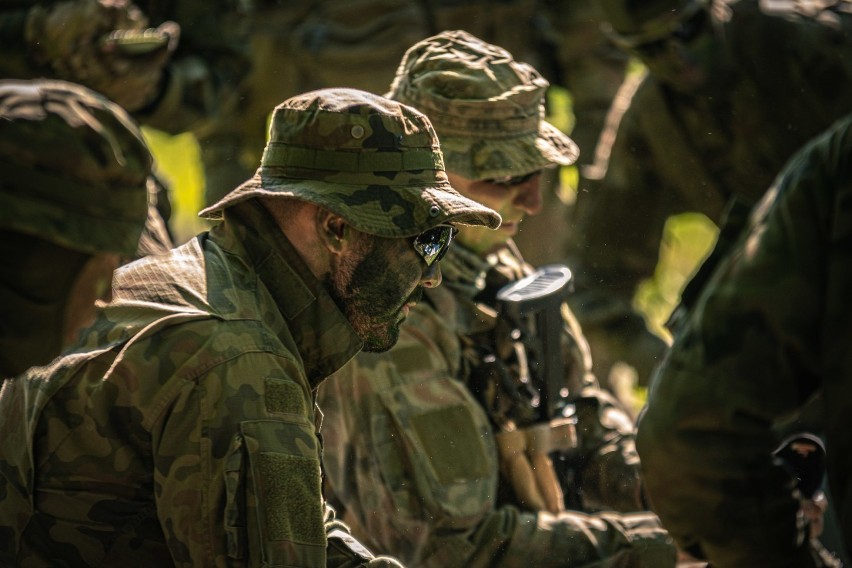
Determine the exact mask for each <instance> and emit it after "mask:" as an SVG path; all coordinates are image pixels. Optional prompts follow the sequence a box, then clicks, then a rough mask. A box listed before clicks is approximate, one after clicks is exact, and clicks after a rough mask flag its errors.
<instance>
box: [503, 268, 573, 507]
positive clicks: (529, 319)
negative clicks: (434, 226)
mask: <svg viewBox="0 0 852 568" xmlns="http://www.w3.org/2000/svg"><path fill="white" fill-rule="evenodd" d="M571 279H572V275H571V271H570V270H569V269H568V267H567V266H563V265H557V264H553V265H546V266H543V267H541V268H539V269H538V270H536V271H535V272H534V273H532V274H530V275H529V276H526V277H524V278H522V279H521V280H518V281H516V282H512V283H510V284H508V285H506V286H504V287H503V288H501V289H500V291H498V293H497V311H498V317H499V318H501V319H503V320H504V321H505V322H508V323H509V324H510V325H509V327H510V329H511V331H510V336H511V338H512V339H513V340H514V341H516V342H519V343H522V344H523V345H524V347H525V349H526V353H527V357H526V361H527V363H528V366H529V369H528V370H529V378H528V380H529V381H530V382H531V383H532V384H531V385H530V386H531V387H532V388H531V389H530V391H531V393H532V396H531V397H530V405H531V406H532V407H533V409H534V410H535V413H536V415H537V420H536V423H535V424H533V425H531V426H526V427H524V428H521V429H518V430H509V431H503V432H500V433H498V434H497V443H498V449H499V450H500V457H501V459H502V461H503V468H504V471H505V473H506V476H507V477H508V478H509V480H510V481H511V482H512V485H513V487H514V490H515V493H516V495H517V496H518V499H519V500H520V501H521V502H523V503H526V504H528V505H529V506H530V507H531V508H533V509H543V510H548V511H550V512H552V513H557V512H559V511H562V510H564V497H563V494H562V489H561V484H560V483H559V480H558V479H557V476H556V472H555V470H554V467H553V463H552V461H551V459H550V454H551V453H552V452H554V451H569V450H572V449H574V448H576V446H577V432H576V427H575V423H576V417H575V416H574V411H573V410H574V409H573V406H572V405H571V404H569V402H568V389H567V387H566V384H565V365H564V362H563V360H562V357H563V352H562V333H563V329H564V321H563V319H562V304H563V302H564V301H565V300H566V298H567V296H568V294H569V293H570V291H571ZM521 380H525V378H524V377H522V379H521Z"/></svg>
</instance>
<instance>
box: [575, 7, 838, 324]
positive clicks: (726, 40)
mask: <svg viewBox="0 0 852 568" xmlns="http://www.w3.org/2000/svg"><path fill="white" fill-rule="evenodd" d="M713 4H714V6H713V9H712V10H711V14H713V17H714V21H713V23H712V25H713V26H714V27H715V28H716V36H717V41H718V47H719V49H720V50H723V54H722V55H720V57H722V58H724V60H725V65H727V66H728V69H729V72H730V74H731V76H730V81H728V82H721V81H717V82H716V87H717V88H715V89H714V90H713V91H712V92H703V93H701V94H700V95H686V94H681V93H678V92H677V91H675V90H673V89H672V88H670V87H668V86H666V85H664V84H662V83H660V82H658V81H656V80H655V79H654V78H653V77H652V76H651V75H649V76H647V77H646V78H645V80H644V81H643V83H642V84H641V85H640V86H639V89H638V91H637V92H636V94H635V95H634V97H633V99H632V101H631V104H630V107H629V109H628V110H627V112H626V113H625V115H624V117H623V119H622V121H621V124H620V126H619V128H618V135H617V137H616V138H615V142H614V146H613V148H612V154H611V157H610V160H609V168H608V171H607V173H606V176H605V178H604V179H603V181H602V183H601V184H600V185H599V186H596V187H594V188H592V189H590V190H589V191H587V192H581V193H580V194H579V196H578V202H577V213H576V214H577V217H576V229H575V230H574V231H573V233H572V234H573V235H574V237H573V240H574V243H573V246H572V248H573V250H572V259H571V261H570V262H569V265H570V266H571V268H572V270H574V272H575V277H576V279H577V294H576V295H575V298H574V300H573V301H572V302H571V305H572V307H574V308H576V310H577V313H578V316H579V317H580V321H581V322H582V323H583V324H584V325H587V322H590V321H591V320H595V321H608V320H610V319H611V318H614V317H616V316H617V315H619V314H621V313H623V312H625V311H629V310H630V309H631V308H630V306H631V300H632V298H633V295H634V293H635V291H636V287H637V285H638V284H639V282H641V281H642V280H643V279H645V278H649V277H651V276H653V273H654V267H655V266H656V264H657V259H658V254H659V247H660V241H661V238H662V234H663V228H664V225H665V222H666V219H667V218H668V217H669V216H671V215H676V214H678V213H684V212H699V213H703V214H704V215H706V216H708V217H709V218H710V219H711V220H713V221H714V222H718V221H719V219H720V217H721V215H722V212H723V210H724V207H725V204H726V202H727V201H728V200H729V199H730V198H731V197H732V196H734V195H738V196H741V197H743V198H746V199H749V200H750V201H751V202H752V203H754V202H755V201H757V200H758V199H759V198H760V197H761V195H762V194H763V192H764V191H766V188H768V187H769V185H770V183H771V182H772V178H773V177H774V176H775V175H776V174H777V173H778V172H779V171H780V170H781V168H782V167H783V165H784V163H785V161H786V160H787V159H788V158H789V157H790V156H791V155H792V154H793V153H794V152H795V151H796V150H797V149H798V148H800V147H801V146H802V145H803V144H805V143H806V142H807V141H808V140H809V139H811V138H812V137H813V136H815V135H817V134H819V133H820V132H821V131H823V130H824V129H825V128H827V127H828V126H829V125H830V124H831V123H832V122H834V121H835V120H837V119H839V118H840V117H842V116H844V115H845V114H846V113H847V112H849V111H850V110H852V58H850V57H848V54H849V53H850V51H852V3H849V2H848V1H843V2H838V3H837V4H838V6H836V7H829V8H824V9H819V10H816V11H814V12H801V13H800V12H797V11H796V9H797V8H796V7H797V6H798V7H801V6H804V5H807V4H809V3H805V2H773V3H770V2H765V3H764V2H757V1H756V0H741V1H731V0H723V1H719V0H715V1H714V3H713ZM810 4H811V5H817V4H827V3H817V2H814V3H810ZM771 5H774V6H775V8H774V9H773V10H772V11H769V9H768V8H765V6H771ZM720 15H724V16H725V17H724V18H723V17H720ZM707 25H710V24H707Z"/></svg>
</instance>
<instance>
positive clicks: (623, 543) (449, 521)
mask: <svg viewBox="0 0 852 568" xmlns="http://www.w3.org/2000/svg"><path fill="white" fill-rule="evenodd" d="M510 259H511V262H509V261H510ZM502 260H503V261H505V262H507V263H508V264H502V269H503V270H510V271H511V272H513V273H515V276H514V277H515V278H517V270H518V269H519V267H520V266H521V265H519V262H520V260H519V259H518V258H517V257H516V256H515V255H514V254H512V253H510V252H508V251H506V252H505V254H504V256H503V258H502ZM494 264H495V259H492V261H491V262H488V261H486V260H484V259H481V258H479V257H478V256H477V255H474V254H473V253H470V252H467V253H465V251H464V249H463V248H462V247H460V246H458V245H454V246H453V248H452V249H451V250H450V252H449V253H448V254H447V257H446V258H445V259H444V260H443V261H442V270H443V273H444V285H443V286H441V287H440V288H437V289H431V290H428V291H427V298H428V301H425V302H421V303H419V304H417V306H415V307H414V308H413V309H412V311H411V313H410V314H409V317H408V319H407V320H406V322H405V323H404V324H403V325H402V326H401V333H400V341H399V343H398V344H397V345H396V346H395V347H394V348H392V349H391V350H390V351H389V352H388V353H385V354H381V355H375V354H368V353H361V354H359V355H358V356H357V357H356V358H355V360H354V361H353V362H351V363H350V364H348V365H346V366H345V367H344V368H343V369H341V370H340V371H339V372H338V373H336V374H335V375H334V376H333V380H329V381H327V382H325V383H324V384H323V385H322V386H321V387H320V389H319V391H318V404H319V405H320V406H321V408H322V409H323V413H324V418H323V424H322V430H321V432H322V435H323V440H324V441H325V449H326V454H325V471H326V474H327V478H326V482H327V484H326V485H327V486H326V489H327V491H328V493H327V495H328V496H329V499H330V500H331V501H332V502H333V503H337V504H338V505H339V506H340V507H341V508H342V509H343V510H345V514H344V515H343V518H344V519H345V520H346V521H347V523H348V524H349V525H350V526H352V527H353V533H354V534H356V535H357V536H358V537H359V538H361V539H362V540H363V541H364V542H368V543H370V544H372V545H373V546H374V547H376V548H377V549H380V550H386V551H388V552H390V553H392V554H394V555H397V556H399V557H400V558H402V559H403V561H404V562H406V564H407V565H411V566H436V567H437V566H441V567H451V566H459V567H461V566H465V567H486V566H487V567H503V568H508V567H521V566H528V565H529V562H530V561H531V560H532V559H534V562H535V563H536V565H537V566H554V567H555V566H578V567H579V566H612V567H615V566H648V567H650V566H654V567H664V566H674V565H675V550H674V548H673V546H672V544H671V542H670V540H669V538H668V537H667V535H666V532H665V531H664V530H663V529H662V528H661V527H660V525H659V522H658V520H657V518H656V517H655V516H654V515H652V514H648V513H633V514H618V513H601V514H596V515H588V514H584V513H580V512H563V513H560V514H558V515H551V514H549V513H546V512H526V511H521V510H520V509H519V508H518V507H517V506H514V505H511V504H505V505H501V504H498V503H497V502H496V499H495V498H496V495H497V490H498V485H499V480H498V463H497V453H496V447H495V438H494V436H495V429H494V427H493V425H492V424H491V421H490V420H489V418H488V417H487V416H486V414H485V413H484V412H483V409H482V407H481V406H480V404H479V403H478V402H477V400H476V399H475V398H474V397H473V396H472V394H471V392H470V391H469V390H468V388H467V386H466V384H465V382H464V381H465V378H466V367H465V365H464V364H463V350H464V348H465V345H466V344H467V342H468V341H469V340H468V339H467V338H468V336H469V334H470V333H472V332H473V331H474V330H476V329H477V328H478V327H481V326H482V320H480V319H477V310H476V309H475V305H474V303H473V300H472V296H473V294H474V293H476V292H479V291H481V289H482V287H483V286H484V282H485V270H487V269H490V268H493V267H494ZM495 271H496V269H495ZM492 276H494V277H496V278H497V279H498V280H501V281H502V282H503V283H505V282H507V281H508V280H507V279H506V278H507V277H506V276H499V273H492ZM492 292H493V291H492ZM571 343H572V344H573V345H574V347H575V351H573V353H574V357H577V359H574V358H572V359H571V360H570V361H569V369H570V373H571V375H572V377H573V378H572V381H575V382H576V383H577V384H578V385H579V386H578V392H579V391H580V389H582V388H583V387H582V386H583V385H586V388H585V390H584V395H588V396H589V399H591V398H592V397H593V396H594V395H593V390H594V388H593V387H594V378H593V377H591V376H590V375H589V374H588V366H587V364H586V361H585V360H584V352H585V356H586V357H587V356H588V353H587V350H584V348H583V342H582V338H575V339H574V340H572V341H571ZM600 400H606V399H605V397H604V398H602V399H600ZM589 406H590V407H591V406H592V405H589ZM604 406H606V405H605V404H600V407H601V408H602V407H604ZM608 408H609V409H610V410H611V411H614V410H615V409H617V408H618V406H617V405H615V404H612V405H609V407H608ZM588 418H589V413H586V412H584V417H583V420H586V419H588ZM594 419H595V420H598V421H599V417H597V416H595V417H594ZM610 427H612V426H611V425H610ZM594 428H601V427H600V426H587V429H588V438H587V443H588V448H584V451H585V450H586V449H588V451H589V453H590V454H595V452H599V455H597V456H594V455H591V456H588V458H589V468H588V470H587V473H588V477H586V478H585V479H584V481H583V482H584V483H586V484H588V485H586V487H588V488H589V490H590V492H594V491H595V489H594V486H595V484H596V482H600V486H599V487H598V488H599V489H602V490H603V491H604V492H609V495H603V496H602V498H604V499H605V498H607V497H614V496H615V495H616V493H618V492H619V489H618V488H617V485H618V484H619V483H623V482H624V481H625V479H627V480H633V479H635V477H636V467H637V464H636V463H635V460H634V462H633V463H632V464H630V465H625V466H623V467H624V469H621V470H618V471H617V473H616V469H611V470H609V471H607V468H606V466H605V465H603V464H604V463H605V462H607V460H609V459H612V461H615V460H616V459H617V458H613V454H618V453H619V452H621V451H622V450H626V449H629V451H631V452H632V448H633V446H632V443H633V442H632V431H630V432H628V433H626V434H625V435H621V434H620V433H617V434H616V435H615V436H613V433H614V432H613V430H609V431H608V432H606V433H605V434H601V436H600V437H599V438H598V439H597V440H594V439H593V436H594V435H595V433H594ZM607 435H609V439H608V441H609V442H610V444H609V445H608V444H607V443H606V442H607V438H606V436H607ZM616 438H621V442H619V441H617V440H616ZM604 454H607V455H604ZM633 454H634V457H635V452H633ZM612 461H611V462H610V463H612ZM598 464H601V465H598ZM607 474H611V477H607V478H606V479H603V478H602V477H606V475H607ZM599 476H600V477H599ZM625 476H626V478H625ZM596 478H597V479H596ZM629 483H630V482H629V481H628V484H629ZM634 488H635V485H634ZM628 493H629V491H628ZM618 498H621V496H620V495H619V496H618Z"/></svg>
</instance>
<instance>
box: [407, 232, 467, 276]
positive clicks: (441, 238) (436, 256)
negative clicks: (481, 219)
mask: <svg viewBox="0 0 852 568" xmlns="http://www.w3.org/2000/svg"><path fill="white" fill-rule="evenodd" d="M457 232H458V229H456V228H455V227H452V226H450V225H438V226H437V227H432V228H431V229H428V230H426V231H423V232H422V233H420V234H419V235H417V236H416V237H411V246H413V247H414V250H416V251H417V254H419V255H420V256H421V257H422V258H423V262H425V263H426V266H432V265H433V264H435V263H436V262H438V261H439V260H441V259H442V258H443V257H444V255H445V254H447V249H449V248H450V243H451V242H453V237H454V236H455V234H456V233H457Z"/></svg>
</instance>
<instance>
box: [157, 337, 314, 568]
mask: <svg viewBox="0 0 852 568" xmlns="http://www.w3.org/2000/svg"><path fill="white" fill-rule="evenodd" d="M222 339H224V338H222ZM174 388H175V389H179V390H177V392H174V393H169V394H174V396H173V397H169V398H170V400H169V401H168V407H166V408H165V409H164V411H163V413H162V414H160V415H159V416H157V417H156V422H154V423H152V425H151V426H152V428H151V430H152V444H151V445H152V456H153V460H154V479H153V482H154V494H155V498H156V504H157V516H158V518H159V521H160V525H161V526H162V528H163V532H164V533H165V537H166V542H167V543H168V545H169V550H170V552H171V553H172V556H173V558H174V560H175V562H176V563H177V564H178V565H186V566H202V565H207V566H211V565H216V564H219V563H224V562H225V560H226V559H231V560H232V561H236V562H241V563H244V564H245V565H250V566H260V565H265V564H267V563H268V564H273V565H294V566H325V555H326V551H325V549H326V534H325V528H324V512H323V509H322V495H321V491H320V453H319V441H318V439H317V437H316V434H315V427H314V423H313V405H312V401H311V396H310V393H309V391H308V390H307V388H306V383H305V381H304V380H301V377H300V373H299V372H298V369H297V367H296V366H295V364H294V363H293V362H292V361H290V360H288V359H287V358H284V357H276V356H273V355H271V354H268V353H259V354H245V355H242V356H239V357H237V358H235V359H232V360H230V361H227V362H225V363H223V364H221V365H217V366H215V367H213V368H212V369H211V370H210V371H209V372H207V373H206V374H205V375H204V376H201V377H198V378H197V380H196V381H185V382H183V383H182V384H179V385H175V387H174ZM165 394H166V393H164V395H165ZM165 398H166V397H165V396H163V399H165Z"/></svg>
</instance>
